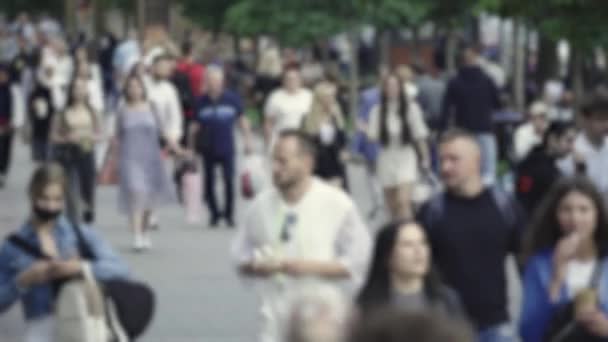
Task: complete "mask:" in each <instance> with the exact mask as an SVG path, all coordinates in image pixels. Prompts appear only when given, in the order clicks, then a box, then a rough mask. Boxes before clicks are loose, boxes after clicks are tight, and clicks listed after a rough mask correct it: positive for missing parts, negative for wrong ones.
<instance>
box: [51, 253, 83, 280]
mask: <svg viewBox="0 0 608 342" xmlns="http://www.w3.org/2000/svg"><path fill="white" fill-rule="evenodd" d="M81 272H82V262H81V261H80V259H77V258H74V259H70V260H65V261H63V260H61V261H59V260H57V261H51V263H50V274H51V277H52V278H53V279H62V278H69V277H73V276H76V275H79V274H80V273H81Z"/></svg>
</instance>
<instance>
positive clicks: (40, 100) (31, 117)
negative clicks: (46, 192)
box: [26, 68, 56, 163]
mask: <svg viewBox="0 0 608 342" xmlns="http://www.w3.org/2000/svg"><path fill="white" fill-rule="evenodd" d="M43 73H44V74H46V75H44V77H45V78H50V77H52V76H51V75H49V74H51V73H53V69H50V68H46V69H45V70H44V71H43ZM27 109H28V126H27V128H26V129H27V134H26V138H27V140H28V141H29V143H30V144H31V150H32V160H33V161H35V162H38V163H44V162H46V161H48V160H49V158H50V157H51V147H50V142H49V139H50V131H51V122H52V121H53V116H54V115H55V111H56V109H55V107H54V105H53V98H52V92H51V89H50V88H49V87H48V84H46V83H45V82H42V81H40V80H38V79H37V80H36V82H35V85H34V89H33V91H32V93H31V95H30V97H29V99H28V106H27Z"/></svg>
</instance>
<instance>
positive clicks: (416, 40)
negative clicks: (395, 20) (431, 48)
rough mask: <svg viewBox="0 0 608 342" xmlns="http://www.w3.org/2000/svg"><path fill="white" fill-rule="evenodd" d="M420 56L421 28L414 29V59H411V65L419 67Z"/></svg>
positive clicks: (415, 27)
mask: <svg viewBox="0 0 608 342" xmlns="http://www.w3.org/2000/svg"><path fill="white" fill-rule="evenodd" d="M421 59H422V58H421V54H420V27H418V26H413V27H412V57H411V58H410V63H409V64H410V65H418V64H419V62H420V61H421Z"/></svg>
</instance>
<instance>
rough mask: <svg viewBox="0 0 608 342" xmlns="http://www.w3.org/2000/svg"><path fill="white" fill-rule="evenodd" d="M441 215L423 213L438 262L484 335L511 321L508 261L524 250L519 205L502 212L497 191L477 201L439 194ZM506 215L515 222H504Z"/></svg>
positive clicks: (486, 194)
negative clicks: (496, 194) (507, 276)
mask: <svg viewBox="0 0 608 342" xmlns="http://www.w3.org/2000/svg"><path fill="white" fill-rule="evenodd" d="M439 196H444V197H443V198H444V199H443V201H444V202H443V209H442V210H441V212H437V213H433V214H431V215H429V213H427V211H428V210H432V209H430V208H432V206H431V205H429V204H428V203H427V204H426V205H424V206H423V207H422V209H421V211H420V212H419V222H421V223H423V225H424V227H425V228H426V229H427V232H428V236H429V240H430V244H431V247H432V250H433V259H434V261H435V263H436V265H437V267H438V268H439V271H440V272H441V274H442V276H443V280H444V281H445V282H446V284H447V285H448V286H450V287H451V288H453V289H454V290H456V292H457V293H458V294H459V296H460V299H461V300H462V303H463V305H464V307H465V309H466V312H467V314H468V316H469V317H470V318H471V319H472V321H473V323H475V324H476V325H477V326H478V327H479V328H481V329H483V328H486V327H490V326H493V325H496V324H500V323H504V322H507V321H509V314H508V311H507V280H506V274H505V258H506V257H507V255H508V254H509V253H510V252H516V251H517V250H518V248H519V242H520V235H521V230H520V229H521V227H523V225H524V222H523V221H524V219H523V215H522V211H521V209H519V207H518V206H517V205H516V203H514V201H513V200H512V199H510V201H513V205H511V206H510V207H511V208H512V209H513V210H511V211H512V212H511V213H504V212H501V210H500V209H499V205H498V204H497V202H496V200H495V197H494V196H493V194H492V190H490V189H486V190H484V191H483V192H482V193H481V194H480V195H478V196H477V197H475V198H462V197H458V196H455V195H451V194H449V193H447V194H440V195H439ZM505 214H509V215H513V216H515V217H514V219H505V218H503V217H505V216H504V215H505Z"/></svg>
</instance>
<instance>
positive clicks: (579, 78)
mask: <svg viewBox="0 0 608 342" xmlns="http://www.w3.org/2000/svg"><path fill="white" fill-rule="evenodd" d="M583 72H584V55H583V54H582V53H581V51H580V49H577V48H575V47H573V49H572V89H573V91H574V108H575V112H578V110H577V109H578V108H580V105H581V104H582V101H583V94H584V93H585V80H584V75H583Z"/></svg>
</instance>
